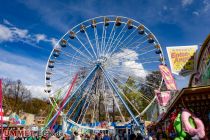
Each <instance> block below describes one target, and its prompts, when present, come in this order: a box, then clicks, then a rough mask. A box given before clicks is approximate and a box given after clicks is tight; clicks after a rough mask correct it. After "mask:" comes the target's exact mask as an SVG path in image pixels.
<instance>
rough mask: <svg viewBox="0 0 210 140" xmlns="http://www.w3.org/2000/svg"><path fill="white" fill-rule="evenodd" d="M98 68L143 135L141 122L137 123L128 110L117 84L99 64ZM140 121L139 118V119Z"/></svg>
mask: <svg viewBox="0 0 210 140" xmlns="http://www.w3.org/2000/svg"><path fill="white" fill-rule="evenodd" d="M100 68H101V69H102V71H103V73H104V75H105V77H106V79H107V81H108V83H109V84H110V85H111V87H112V88H113V90H114V92H115V93H116V94H117V96H118V97H119V98H120V101H121V102H122V103H123V105H124V107H125V108H126V110H127V111H128V113H129V114H130V116H131V117H132V119H133V121H134V123H135V124H136V125H137V127H139V128H140V131H141V134H142V135H143V136H144V132H143V130H142V129H141V124H140V123H139V121H138V120H137V119H136V117H135V115H134V114H133V112H132V111H131V110H130V108H129V107H128V105H127V104H126V102H125V101H124V99H123V98H122V96H121V95H120V92H119V91H118V89H117V86H116V85H115V83H114V82H113V81H112V80H111V79H110V77H109V76H108V74H107V72H106V71H105V70H104V69H103V68H102V67H101V66H100ZM140 121H141V120H140Z"/></svg>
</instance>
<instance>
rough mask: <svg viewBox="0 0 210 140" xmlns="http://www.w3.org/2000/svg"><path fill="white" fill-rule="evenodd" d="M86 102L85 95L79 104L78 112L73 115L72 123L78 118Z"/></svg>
mask: <svg viewBox="0 0 210 140" xmlns="http://www.w3.org/2000/svg"><path fill="white" fill-rule="evenodd" d="M86 101H87V95H86V97H85V99H84V100H82V103H81V104H80V106H79V108H78V110H77V111H76V113H75V115H74V117H73V119H72V120H73V121H76V120H77V118H78V117H79V115H80V112H81V111H82V107H83V106H84V105H85V103H86Z"/></svg>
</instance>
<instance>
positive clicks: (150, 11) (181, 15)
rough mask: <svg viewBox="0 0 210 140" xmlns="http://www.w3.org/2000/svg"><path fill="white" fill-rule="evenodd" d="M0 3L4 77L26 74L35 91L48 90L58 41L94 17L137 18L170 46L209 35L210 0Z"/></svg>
mask: <svg viewBox="0 0 210 140" xmlns="http://www.w3.org/2000/svg"><path fill="white" fill-rule="evenodd" d="M0 2H1V4H0V13H1V14H0V52H1V53H0V54H1V57H0V77H8V78H11V79H21V80H22V81H23V82H24V83H25V84H26V85H28V87H29V88H31V90H33V93H36V92H41V90H42V86H43V85H44V70H45V65H46V62H47V59H48V56H49V54H50V51H51V50H52V46H53V44H55V43H56V40H58V39H59V38H60V37H61V36H62V35H63V34H64V33H65V32H66V31H67V30H68V29H69V28H71V27H73V26H74V25H76V24H77V23H80V22H82V21H84V20H86V19H88V18H92V17H95V16H103V15H120V16H126V17H130V18H133V19H135V20H137V21H139V22H141V23H143V24H144V25H145V26H147V27H148V28H149V29H150V30H151V31H152V32H153V33H154V34H155V35H156V37H157V39H158V40H159V42H160V44H161V45H162V47H163V48H164V50H165V47H166V46H178V45H192V44H201V43H203V41H204V39H205V38H206V36H207V35H208V34H209V25H210V1H209V0H170V1H167V0H130V1H128V0H121V1H119V0H83V1H79V0H74V1H73V0H69V1H67V0H62V1H61V0H60V1H58V0H57V1H56V0H50V1H47V0H46V1H43V0H25V1H23V0H14V1H12V2H11V1H6V0H0ZM164 53H165V56H167V55H166V52H164ZM178 79H179V80H178V85H183V83H186V80H183V78H178ZM37 96H40V95H37Z"/></svg>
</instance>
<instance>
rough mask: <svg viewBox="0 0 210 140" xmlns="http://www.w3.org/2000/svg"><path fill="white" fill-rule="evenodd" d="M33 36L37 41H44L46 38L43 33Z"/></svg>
mask: <svg viewBox="0 0 210 140" xmlns="http://www.w3.org/2000/svg"><path fill="white" fill-rule="evenodd" d="M35 37H36V41H37V42H40V41H46V39H47V37H46V35H44V34H36V35H35Z"/></svg>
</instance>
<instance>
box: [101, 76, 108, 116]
mask: <svg viewBox="0 0 210 140" xmlns="http://www.w3.org/2000/svg"><path fill="white" fill-rule="evenodd" d="M102 79H103V80H102V89H103V95H104V97H103V98H104V101H103V104H104V109H105V112H106V118H108V120H110V119H109V112H108V105H107V103H108V99H107V93H106V85H105V78H104V77H103V78H102Z"/></svg>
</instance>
